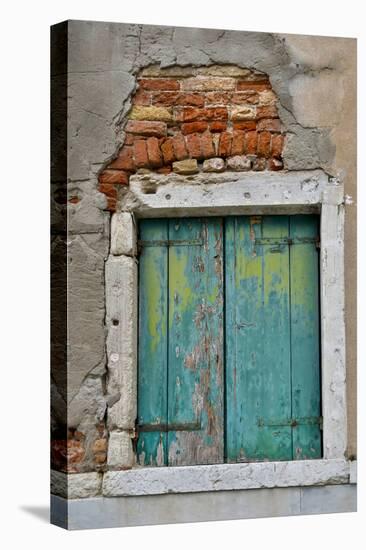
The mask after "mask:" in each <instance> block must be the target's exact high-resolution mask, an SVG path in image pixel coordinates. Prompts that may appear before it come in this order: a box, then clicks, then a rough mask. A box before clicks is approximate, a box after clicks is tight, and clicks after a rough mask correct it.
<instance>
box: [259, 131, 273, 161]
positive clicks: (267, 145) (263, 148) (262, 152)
mask: <svg viewBox="0 0 366 550" xmlns="http://www.w3.org/2000/svg"><path fill="white" fill-rule="evenodd" d="M270 152H271V134H270V133H269V132H259V134H258V145H257V153H258V155H259V156H260V157H269V155H270Z"/></svg>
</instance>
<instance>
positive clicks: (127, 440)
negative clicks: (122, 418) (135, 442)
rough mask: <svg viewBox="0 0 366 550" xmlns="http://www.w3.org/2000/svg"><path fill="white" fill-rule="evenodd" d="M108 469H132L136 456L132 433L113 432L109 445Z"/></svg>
mask: <svg viewBox="0 0 366 550" xmlns="http://www.w3.org/2000/svg"><path fill="white" fill-rule="evenodd" d="M107 461H108V468H109V469H112V470H113V469H117V470H118V469H122V468H132V466H133V465H134V463H135V454H134V452H133V448H132V439H131V433H130V432H127V431H121V432H116V431H112V432H111V433H110V435H109V444H108V459H107Z"/></svg>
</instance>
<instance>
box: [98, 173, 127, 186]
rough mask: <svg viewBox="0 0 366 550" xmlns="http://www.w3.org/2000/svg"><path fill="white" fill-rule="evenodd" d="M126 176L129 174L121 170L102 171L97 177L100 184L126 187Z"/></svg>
mask: <svg viewBox="0 0 366 550" xmlns="http://www.w3.org/2000/svg"><path fill="white" fill-rule="evenodd" d="M128 176H129V174H128V173H127V172H124V171H122V170H104V172H102V173H101V174H100V176H99V181H100V183H113V184H116V183H117V184H119V185H127V184H128Z"/></svg>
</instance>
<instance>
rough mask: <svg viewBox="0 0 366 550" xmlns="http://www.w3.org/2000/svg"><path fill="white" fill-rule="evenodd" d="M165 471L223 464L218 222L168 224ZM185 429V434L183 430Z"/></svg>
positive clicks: (220, 233) (220, 248) (221, 300)
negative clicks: (174, 467)
mask: <svg viewBox="0 0 366 550" xmlns="http://www.w3.org/2000/svg"><path fill="white" fill-rule="evenodd" d="M169 239H170V240H171V241H177V240H180V241H192V240H195V239H200V240H201V244H200V245H198V244H193V243H192V242H191V243H186V244H184V245H183V243H182V245H179V244H173V245H171V246H170V248H169V344H168V362H169V366H168V407H169V412H168V423H169V425H170V426H171V427H173V426H176V427H177V429H176V431H169V433H168V448H169V458H168V463H169V465H175V466H182V465H191V464H212V463H220V462H223V443H224V433H223V265H222V264H223V262H222V259H223V258H222V246H223V242H222V220H221V219H214V218H209V219H202V220H201V219H186V220H185V219H176V220H170V222H169ZM184 426H186V427H187V429H185V428H184Z"/></svg>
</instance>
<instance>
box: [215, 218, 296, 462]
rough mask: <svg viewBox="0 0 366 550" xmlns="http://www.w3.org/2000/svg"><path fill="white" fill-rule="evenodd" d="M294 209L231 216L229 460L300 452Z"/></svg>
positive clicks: (284, 456)
mask: <svg viewBox="0 0 366 550" xmlns="http://www.w3.org/2000/svg"><path fill="white" fill-rule="evenodd" d="M287 236H288V218H287V217H286V216H266V217H263V218H262V217H253V216H251V217H247V216H241V217H236V218H229V219H227V220H226V238H225V250H226V253H225V260H226V404H227V405H226V452H227V460H228V462H238V461H250V460H288V459H291V458H292V440H291V428H290V427H289V426H288V425H287V426H286V425H283V424H284V423H285V422H286V420H287V419H288V418H289V417H290V414H291V374H290V336H289V328H290V327H289V256H288V246H287V245H274V244H256V239H261V238H263V237H269V238H273V239H276V238H281V237H287Z"/></svg>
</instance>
